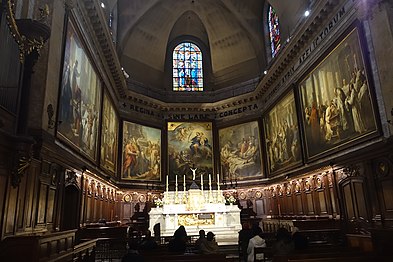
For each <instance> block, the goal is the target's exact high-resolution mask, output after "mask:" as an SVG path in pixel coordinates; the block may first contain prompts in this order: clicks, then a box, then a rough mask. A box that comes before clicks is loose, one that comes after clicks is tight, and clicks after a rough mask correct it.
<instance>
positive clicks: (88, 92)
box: [57, 20, 101, 160]
mask: <svg viewBox="0 0 393 262" xmlns="http://www.w3.org/2000/svg"><path fill="white" fill-rule="evenodd" d="M65 41H66V42H65V49H64V63H63V74H62V80H61V90H60V99H59V113H58V114H59V115H58V122H59V125H58V127H57V134H58V137H59V138H60V139H61V140H64V141H66V142H67V143H69V144H71V145H72V146H73V147H75V149H79V150H80V151H81V152H82V153H83V154H85V155H86V156H88V157H89V158H90V159H93V160H95V159H96V151H97V137H98V124H99V123H98V121H99V119H100V116H99V114H100V108H101V81H100V79H99V77H98V75H97V73H96V71H95V69H94V67H93V65H92V63H91V60H90V59H89V57H88V55H87V53H86V51H85V49H84V46H83V45H82V42H81V39H80V37H79V35H78V33H77V31H76V30H75V27H74V25H73V23H72V22H71V20H69V21H68V25H67V36H66V40H65Z"/></svg>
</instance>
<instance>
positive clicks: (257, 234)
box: [247, 226, 266, 262]
mask: <svg viewBox="0 0 393 262" xmlns="http://www.w3.org/2000/svg"><path fill="white" fill-rule="evenodd" d="M252 234H253V237H252V238H251V239H250V241H248V247H247V254H248V256H247V262H254V248H255V247H266V241H265V239H263V238H262V237H261V235H262V229H261V228H260V227H259V226H254V227H253V228H252ZM257 259H258V260H262V259H263V254H257Z"/></svg>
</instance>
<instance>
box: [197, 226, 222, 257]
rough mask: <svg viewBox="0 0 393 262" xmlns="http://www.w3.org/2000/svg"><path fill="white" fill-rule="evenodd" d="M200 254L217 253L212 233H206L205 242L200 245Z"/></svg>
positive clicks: (216, 245)
mask: <svg viewBox="0 0 393 262" xmlns="http://www.w3.org/2000/svg"><path fill="white" fill-rule="evenodd" d="M201 252H202V254H215V253H218V244H217V242H216V240H215V239H214V233H213V232H211V231H210V232H208V233H207V235H206V241H204V242H202V243H201Z"/></svg>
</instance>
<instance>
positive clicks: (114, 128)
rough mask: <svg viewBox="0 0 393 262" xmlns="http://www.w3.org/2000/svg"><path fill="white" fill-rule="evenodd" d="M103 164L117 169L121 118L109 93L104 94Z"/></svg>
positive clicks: (113, 169) (110, 168)
mask: <svg viewBox="0 0 393 262" xmlns="http://www.w3.org/2000/svg"><path fill="white" fill-rule="evenodd" d="M101 128H102V129H101V157H100V158H101V162H100V163H101V166H102V167H103V168H105V169H106V170H108V171H110V172H111V173H112V174H114V173H115V171H116V162H117V144H118V133H119V120H118V118H117V115H116V111H115V108H114V106H113V104H112V102H111V100H110V99H109V96H108V94H107V93H105V94H104V100H103V109H102V125H101Z"/></svg>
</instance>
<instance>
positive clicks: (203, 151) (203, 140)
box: [168, 122, 215, 180]
mask: <svg viewBox="0 0 393 262" xmlns="http://www.w3.org/2000/svg"><path fill="white" fill-rule="evenodd" d="M168 161H169V165H168V167H169V173H168V175H169V179H170V180H174V179H175V178H174V177H175V176H176V175H178V176H179V177H183V176H184V175H185V176H186V180H192V178H193V177H192V171H191V170H190V168H193V169H195V168H197V170H196V174H197V177H199V176H200V174H203V175H204V176H205V178H206V179H207V177H208V174H212V179H214V177H215V176H214V175H213V132H212V123H211V122H168Z"/></svg>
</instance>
